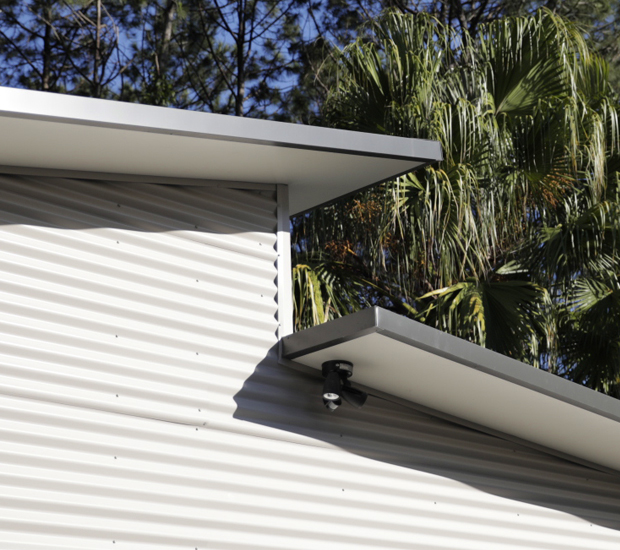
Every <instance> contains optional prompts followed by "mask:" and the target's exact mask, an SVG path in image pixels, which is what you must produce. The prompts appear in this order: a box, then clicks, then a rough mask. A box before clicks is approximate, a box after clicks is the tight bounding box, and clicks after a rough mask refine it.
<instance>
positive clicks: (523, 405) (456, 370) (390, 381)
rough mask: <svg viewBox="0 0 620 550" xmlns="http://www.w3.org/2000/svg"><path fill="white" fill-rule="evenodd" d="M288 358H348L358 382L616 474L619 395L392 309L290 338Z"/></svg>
mask: <svg viewBox="0 0 620 550" xmlns="http://www.w3.org/2000/svg"><path fill="white" fill-rule="evenodd" d="M283 356H284V357H285V358H287V359H292V360H294V361H296V362H298V363H302V364H304V365H308V366H311V367H314V368H317V369H320V368H321V364H322V363H323V362H324V361H329V360H332V359H340V360H346V361H351V362H352V363H353V364H354V370H353V377H352V381H353V382H354V383H356V382H357V383H359V384H363V385H365V386H368V387H370V388H375V389H377V390H380V391H382V392H385V393H388V394H391V395H394V396H397V397H399V398H402V399H406V400H408V401H411V402H414V403H417V404H419V405H423V406H425V407H428V408H431V409H434V410H436V411H439V412H441V413H443V414H446V415H449V416H452V417H456V418H458V419H463V420H465V421H467V422H468V423H474V424H476V425H478V426H483V427H486V428H490V429H491V430H493V431H496V432H501V433H503V434H507V435H509V436H512V437H516V438H519V439H521V440H524V441H527V442H530V443H534V444H535V445H536V446H542V447H545V448H547V449H550V450H553V451H557V452H559V453H561V454H562V455H568V456H570V457H575V458H577V459H580V461H585V462H587V463H590V464H593V465H598V466H603V467H605V468H610V469H613V470H617V471H620V401H619V400H616V399H613V398H612V397H609V396H606V395H603V394H600V393H598V392H595V391H593V390H590V389H589V388H586V387H584V386H581V385H579V384H575V383H573V382H570V381H568V380H565V379H563V378H560V377H558V376H555V375H552V374H549V373H547V372H544V371H540V370H537V369H534V368H532V367H531V366H529V365H525V364H523V363H520V362H519V361H515V360H514V359H510V358H509V357H505V356H503V355H501V354H498V353H495V352H493V351H490V350H488V349H484V348H482V347H480V346H477V345H474V344H471V343H469V342H466V341H465V340H461V339H459V338H455V337H454V336H451V335H449V334H445V333H443V332H440V331H438V330H435V329H433V328H430V327H427V326H425V325H423V324H421V323H417V322H415V321H412V320H410V319H407V318H405V317H402V316H400V315H397V314H395V313H392V312H390V311H386V310H384V309H381V308H373V309H368V310H364V311H361V312H359V313H356V314H353V315H349V316H347V317H343V318H341V319H337V320H335V321H330V322H328V323H326V324H324V325H319V326H316V327H313V328H311V329H308V330H304V331H301V332H298V333H296V334H292V335H290V336H287V337H286V338H284V340H283ZM334 414H338V411H336V412H335V413H334Z"/></svg>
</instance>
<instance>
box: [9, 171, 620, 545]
mask: <svg viewBox="0 0 620 550" xmlns="http://www.w3.org/2000/svg"><path fill="white" fill-rule="evenodd" d="M276 221H277V218H276V198H275V194H274V193H256V192H249V191H242V190H232V189H218V188H198V187H192V188H183V187H174V186H161V185H147V184H126V183H122V184H120V183H106V182H86V181H77V180H67V179H58V178H56V179H53V178H43V177H37V178H34V177H18V176H2V177H0V247H1V253H0V300H1V303H2V307H1V310H0V442H1V443H0V465H1V467H0V548H7V549H9V548H10V549H16V550H26V549H28V550H35V549H36V550H41V549H43V548H45V549H53V548H66V549H72V550H75V549H89V550H90V549H94V550H100V549H127V550H147V549H148V550H155V549H157V550H173V549H175V550H176V549H188V550H192V549H194V550H195V549H200V550H203V549H207V548H208V549H221V550H233V549H234V550H246V549H247V550H249V549H302V550H304V549H314V548H317V547H326V548H330V549H334V550H345V549H346V550H352V549H360V548H373V549H401V548H403V549H404V548H415V549H448V548H458V549H469V548H471V549H476V550H491V549H493V550H509V549H510V550H516V549H517V548H519V549H522V548H528V549H531V548H536V549H543V548H544V549H558V550H559V549H562V550H564V549H584V550H585V549H593V548H596V549H599V550H607V549H610V550H611V549H614V550H616V549H617V548H618V547H619V544H620V504H619V503H620V481H619V479H618V478H617V477H614V476H610V475H606V474H602V473H598V472H594V471H592V470H589V469H587V468H584V467H581V466H578V465H574V464H572V463H569V462H566V461H562V460H560V459H556V458H553V457H550V456H547V455H545V454H542V453H539V452H537V451H533V450H529V449H527V448H524V447H520V446H518V445H515V444H512V443H508V442H505V441H502V440H500V439H497V438H494V437H491V436H488V435H485V434H482V433H479V432H476V431H474V430H469V429H466V428H463V427H461V426H457V425H455V424H451V423H448V422H445V421H442V420H439V419H437V418H434V417H432V416H429V415H427V414H424V413H421V412H419V411H416V410H413V409H411V408H407V407H403V406H401V405H398V404H395V403H390V402H388V401H385V400H382V399H379V398H377V397H371V398H370V399H369V402H368V404H367V405H366V407H365V408H364V409H362V410H354V409H351V408H347V407H346V406H343V407H341V408H340V409H339V410H338V411H336V413H333V414H330V413H329V412H328V411H326V410H325V409H324V408H323V407H322V404H321V403H320V398H319V392H320V387H321V381H320V380H319V379H318V378H317V377H316V374H314V373H305V372H298V371H295V370H293V369H291V368H288V367H285V366H283V365H280V364H278V361H277V354H276V348H277V346H276V344H277V340H276V333H277V330H278V320H277V304H276V300H277V295H276V277H277V265H276V262H277V251H276V249H275V246H276V235H275V230H276Z"/></svg>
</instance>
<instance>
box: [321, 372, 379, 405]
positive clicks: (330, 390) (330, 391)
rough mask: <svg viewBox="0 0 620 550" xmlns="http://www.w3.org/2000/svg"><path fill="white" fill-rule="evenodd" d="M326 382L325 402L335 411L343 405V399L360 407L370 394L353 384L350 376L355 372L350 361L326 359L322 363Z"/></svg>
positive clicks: (324, 389)
mask: <svg viewBox="0 0 620 550" xmlns="http://www.w3.org/2000/svg"><path fill="white" fill-rule="evenodd" d="M322 370H323V376H324V377H325V382H324V384H323V404H324V405H325V406H326V407H327V408H328V409H329V410H330V411H335V410H336V409H337V408H338V407H339V406H340V405H342V399H343V398H344V400H345V401H346V402H347V403H349V404H350V405H353V406H354V407H357V408H360V407H361V406H362V405H363V404H364V403H365V402H366V399H367V398H368V394H367V393H366V392H363V391H362V390H358V389H357V388H354V387H352V386H351V382H349V380H348V379H349V378H350V377H351V375H352V374H353V363H351V362H349V361H326V362H325V363H323V365H322Z"/></svg>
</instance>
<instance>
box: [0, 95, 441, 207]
mask: <svg viewBox="0 0 620 550" xmlns="http://www.w3.org/2000/svg"><path fill="white" fill-rule="evenodd" d="M0 125H1V129H2V132H1V136H2V138H1V139H2V146H1V147H0V165H4V166H10V167H26V168H45V169H57V170H75V171H79V172H94V173H97V172H99V173H101V172H104V173H122V174H129V175H141V176H144V175H147V176H149V175H150V176H158V177H160V176H167V177H172V178H179V179H180V181H179V183H180V184H181V183H183V181H182V178H188V179H189V178H191V179H194V180H195V179H202V180H210V181H223V182H231V181H232V182H240V183H242V182H246V183H267V184H287V185H288V186H289V200H290V213H291V214H296V213H299V212H302V211H305V210H309V209H310V208H313V207H315V206H318V205H320V204H324V203H327V202H329V201H332V200H334V199H336V198H338V197H341V196H345V195H348V194H350V193H353V192H355V191H357V190H359V189H362V188H364V187H367V186H369V185H372V184H374V183H378V182H381V181H385V180H388V179H390V178H393V177H395V176H398V175H401V174H404V173H407V172H410V171H412V170H414V169H416V168H420V167H422V166H425V165H427V164H429V163H432V162H435V161H438V160H441V158H442V153H441V147H440V145H439V143H438V142H435V141H429V140H421V139H408V138H400V137H393V136H384V135H376V134H366V133H361V132H351V131H346V130H336V129H331V128H319V127H312V126H302V125H298V124H286V123H281V122H273V121H266V120H257V119H249V118H240V117H232V116H224V115H214V114H210V113H201V112H196V111H183V110H178V109H170V108H164V107H153V106H148V105H138V104H133V103H122V102H116V101H106V100H100V99H92V98H84V97H77V96H68V95H60V94H52V93H44V92H35V91H31V90H21V89H14V88H1V87H0Z"/></svg>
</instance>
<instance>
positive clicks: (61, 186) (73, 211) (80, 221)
mask: <svg viewBox="0 0 620 550" xmlns="http://www.w3.org/2000/svg"><path fill="white" fill-rule="evenodd" d="M102 184H105V185H102ZM0 190H1V191H2V203H1V204H0V225H12V224H22V225H25V226H28V225H34V226H39V227H50V228H57V229H63V230H64V229H69V230H83V229H86V230H88V229H101V228H104V229H106V230H110V229H111V230H115V229H121V230H128V231H132V232H147V233H166V232H173V233H174V232H179V231H191V232H192V233H193V235H194V238H198V239H199V238H200V235H201V234H203V235H205V237H208V236H209V235H210V234H211V235H226V236H232V235H234V234H241V235H244V234H251V233H254V232H261V233H265V234H267V235H269V234H273V233H274V230H275V223H276V212H275V209H276V202H275V186H274V189H273V190H271V191H269V190H265V191H253V190H239V189H231V188H220V187H201V186H195V187H188V186H176V185H155V184H149V183H124V182H123V183H121V182H108V181H95V180H83V179H70V178H56V177H36V176H18V175H12V174H0ZM154 190H156V193H155V192H154ZM206 244H208V243H206Z"/></svg>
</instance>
